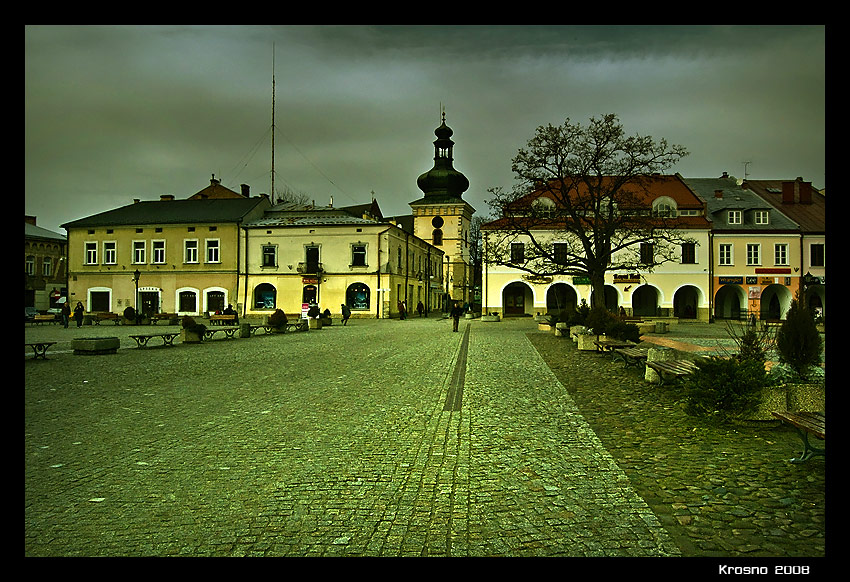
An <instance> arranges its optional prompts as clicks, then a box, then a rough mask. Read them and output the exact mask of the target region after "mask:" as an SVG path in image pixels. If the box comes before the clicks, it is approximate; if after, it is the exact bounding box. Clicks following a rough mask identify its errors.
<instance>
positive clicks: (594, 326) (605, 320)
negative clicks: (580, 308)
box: [585, 306, 616, 335]
mask: <svg viewBox="0 0 850 582" xmlns="http://www.w3.org/2000/svg"><path fill="white" fill-rule="evenodd" d="M615 322H616V318H615V317H614V316H613V315H612V314H611V312H610V311H608V310H607V309H606V308H605V307H602V306H597V307H594V308H593V309H591V310H590V313H589V314H588V316H587V321H586V322H585V325H586V326H587V328H588V329H590V331H591V332H593V333H594V334H595V335H602V334H604V333H607V332H608V329H609V328H610V327H611V326H612V325H613V324H614V323H615Z"/></svg>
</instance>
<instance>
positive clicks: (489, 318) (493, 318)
mask: <svg viewBox="0 0 850 582" xmlns="http://www.w3.org/2000/svg"><path fill="white" fill-rule="evenodd" d="M501 320H502V318H501V317H499V316H498V315H482V316H481V321H501Z"/></svg>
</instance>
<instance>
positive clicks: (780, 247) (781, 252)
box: [773, 244, 788, 265]
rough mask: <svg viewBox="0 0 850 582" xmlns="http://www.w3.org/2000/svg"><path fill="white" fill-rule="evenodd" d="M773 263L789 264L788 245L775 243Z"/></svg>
mask: <svg viewBox="0 0 850 582" xmlns="http://www.w3.org/2000/svg"><path fill="white" fill-rule="evenodd" d="M773 264H774V265H787V264H788V245H787V244H775V245H773Z"/></svg>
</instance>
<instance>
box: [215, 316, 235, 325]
mask: <svg viewBox="0 0 850 582" xmlns="http://www.w3.org/2000/svg"><path fill="white" fill-rule="evenodd" d="M235 321H236V316H235V315H232V314H231V315H210V325H225V324H227V323H230V324H232V323H234V322H235Z"/></svg>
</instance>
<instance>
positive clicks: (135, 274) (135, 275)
mask: <svg viewBox="0 0 850 582" xmlns="http://www.w3.org/2000/svg"><path fill="white" fill-rule="evenodd" d="M141 276H142V273H141V272H140V271H139V270H138V269H136V270H135V271H133V283H135V284H136V297H135V303H136V304H135V310H136V324H137V325H138V323H139V277H141Z"/></svg>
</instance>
